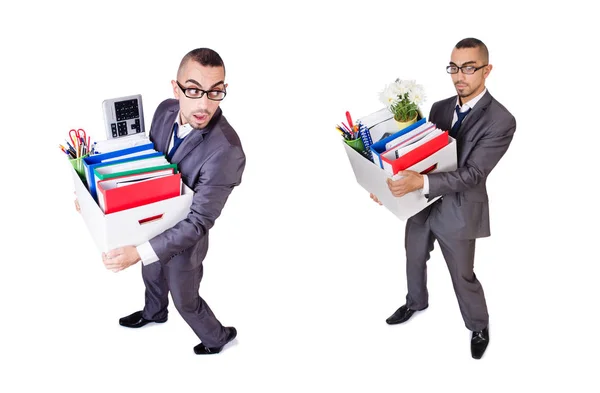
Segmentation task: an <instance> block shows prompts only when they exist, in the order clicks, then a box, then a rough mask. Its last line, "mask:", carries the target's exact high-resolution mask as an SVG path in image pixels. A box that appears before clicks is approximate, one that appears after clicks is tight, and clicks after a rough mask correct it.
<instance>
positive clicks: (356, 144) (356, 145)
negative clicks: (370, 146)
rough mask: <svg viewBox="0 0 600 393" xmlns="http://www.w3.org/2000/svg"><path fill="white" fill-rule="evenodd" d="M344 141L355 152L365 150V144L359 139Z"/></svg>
mask: <svg viewBox="0 0 600 393" xmlns="http://www.w3.org/2000/svg"><path fill="white" fill-rule="evenodd" d="M344 141H345V142H346V143H347V144H348V145H349V146H350V147H351V148H353V149H354V150H356V151H358V152H361V151H364V150H365V145H364V144H363V141H362V139H360V138H357V139H353V140H350V141H349V140H347V139H344Z"/></svg>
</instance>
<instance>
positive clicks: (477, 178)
mask: <svg viewBox="0 0 600 393" xmlns="http://www.w3.org/2000/svg"><path fill="white" fill-rule="evenodd" d="M516 127H517V125H516V121H515V118H514V117H512V116H511V117H510V118H508V119H506V120H504V121H497V122H495V123H492V124H491V125H490V126H489V127H488V129H487V130H486V131H485V132H484V135H483V136H482V137H481V138H479V139H478V140H477V141H476V142H464V143H475V146H474V147H473V148H472V150H471V152H470V153H469V157H468V159H467V161H466V162H465V165H464V166H462V167H460V168H458V169H456V170H454V171H451V172H438V173H430V174H428V177H429V199H432V198H435V197H437V196H441V195H445V194H450V193H455V192H463V191H467V190H469V189H471V188H473V187H475V186H477V185H478V184H480V183H481V182H484V181H485V179H486V178H487V176H488V175H489V173H490V172H491V171H492V169H494V167H495V166H496V164H498V162H499V161H500V159H501V158H502V156H503V155H504V153H506V151H507V150H508V146H509V145H510V142H511V141H512V138H513V135H514V133H515V130H516Z"/></svg>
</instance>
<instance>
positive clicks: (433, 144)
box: [381, 131, 448, 175]
mask: <svg viewBox="0 0 600 393" xmlns="http://www.w3.org/2000/svg"><path fill="white" fill-rule="evenodd" d="M447 144H448V131H444V132H443V133H441V134H440V135H438V136H436V137H435V138H433V139H431V140H430V141H427V142H425V143H424V144H422V145H421V146H418V147H416V148H414V149H413V150H411V151H409V152H408V153H406V154H404V155H403V156H401V157H399V158H396V159H393V160H390V159H389V158H386V157H384V156H381V159H382V161H385V162H387V163H388V164H390V165H391V166H392V172H393V174H394V175H395V174H396V173H398V172H400V171H403V170H405V169H408V168H410V167H411V166H413V165H415V164H416V163H419V162H421V161H423V160H424V159H426V158H427V157H429V156H430V155H432V154H433V153H435V152H437V151H438V150H440V149H442V148H443V147H444V146H446V145H447Z"/></svg>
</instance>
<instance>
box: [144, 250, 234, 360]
mask: <svg viewBox="0 0 600 393" xmlns="http://www.w3.org/2000/svg"><path fill="white" fill-rule="evenodd" d="M190 253H191V249H189V250H187V251H186V252H184V253H182V254H180V255H177V256H175V257H173V258H172V259H171V260H170V261H169V262H168V263H167V264H161V263H160V262H154V263H151V264H149V265H145V266H143V267H142V277H143V279H144V284H145V285H146V292H145V305H144V310H143V314H142V316H143V317H144V318H145V319H148V320H157V319H163V318H165V317H166V316H167V313H168V311H167V306H168V305H169V298H168V294H169V292H171V297H172V298H173V303H174V304H175V308H176V309H177V311H178V312H179V314H180V315H181V316H182V317H183V319H184V320H185V322H186V323H187V324H188V325H189V326H190V327H191V328H192V330H193V331H194V333H196V335H197V336H198V338H200V340H201V341H202V343H203V344H204V345H205V346H207V347H209V348H213V347H219V346H221V345H224V344H225V342H226V341H227V332H226V331H225V329H224V327H223V325H221V322H219V321H218V320H217V318H216V317H215V315H214V314H213V312H212V310H211V309H210V307H209V306H208V304H207V303H206V302H205V301H204V300H203V299H202V298H201V297H200V294H199V293H198V291H199V289H200V281H201V280H202V273H203V267H202V262H201V261H200V262H199V263H196V264H195V265H192V263H191V262H190V260H189V255H187V254H190Z"/></svg>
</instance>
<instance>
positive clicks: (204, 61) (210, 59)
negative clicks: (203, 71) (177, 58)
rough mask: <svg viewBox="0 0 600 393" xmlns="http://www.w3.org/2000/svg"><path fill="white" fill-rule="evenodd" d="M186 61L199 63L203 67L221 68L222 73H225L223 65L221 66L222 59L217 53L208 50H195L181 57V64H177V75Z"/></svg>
mask: <svg viewBox="0 0 600 393" xmlns="http://www.w3.org/2000/svg"><path fill="white" fill-rule="evenodd" d="M188 60H193V61H195V62H197V63H200V64H201V65H203V66H208V67H223V73H225V64H223V59H221V56H219V54H218V53H217V52H215V51H214V50H212V49H209V48H197V49H194V50H191V51H189V52H188V54H187V55H185V56H183V59H181V63H179V70H178V71H177V74H179V72H180V71H181V69H182V68H183V66H184V65H185V64H186V63H187V62H188Z"/></svg>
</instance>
